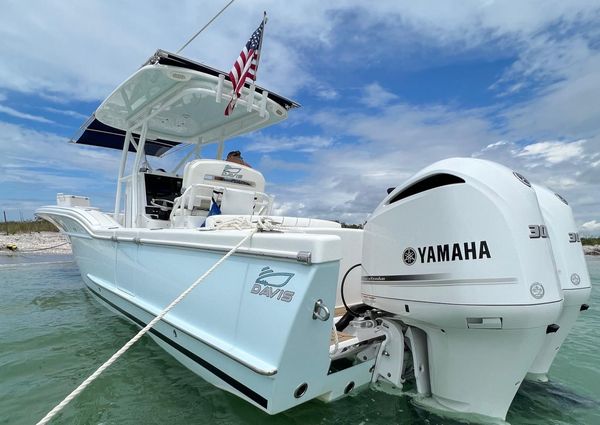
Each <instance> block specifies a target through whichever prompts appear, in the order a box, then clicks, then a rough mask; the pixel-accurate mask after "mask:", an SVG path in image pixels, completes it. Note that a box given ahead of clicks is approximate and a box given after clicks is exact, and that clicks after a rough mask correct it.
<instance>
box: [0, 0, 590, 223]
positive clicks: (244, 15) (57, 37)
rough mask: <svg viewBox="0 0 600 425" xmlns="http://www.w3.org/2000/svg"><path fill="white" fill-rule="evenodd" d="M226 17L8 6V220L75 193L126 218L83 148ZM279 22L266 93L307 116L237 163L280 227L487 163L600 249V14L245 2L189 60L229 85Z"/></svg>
mask: <svg viewBox="0 0 600 425" xmlns="http://www.w3.org/2000/svg"><path fill="white" fill-rule="evenodd" d="M225 4H226V1H203V2H200V1H187V0H178V1H177V2H171V1H167V0H145V1H143V2H142V1H116V0H86V1H77V0H31V1H27V2H24V1H20V0H5V1H3V2H2V6H1V10H2V13H1V14H0V40H1V41H0V57H1V58H2V59H1V60H0V188H1V189H0V209H2V210H4V211H6V213H7V216H8V218H9V219H19V218H20V216H24V217H25V218H30V217H32V216H33V212H34V210H35V209H36V208H37V207H38V206H40V205H45V204H53V203H55V197H56V193H57V192H63V193H69V194H77V195H86V196H89V197H90V198H91V200H92V204H93V205H95V206H98V207H100V208H102V209H106V210H110V209H112V206H113V203H114V192H115V187H116V175H117V170H118V166H119V152H116V151H111V150H106V149H102V148H93V147H83V146H78V145H73V144H70V143H68V141H69V140H70V138H71V137H72V136H73V135H74V134H75V133H76V132H77V130H78V128H79V127H80V126H81V125H82V124H83V123H84V121H85V120H86V118H87V117H88V116H89V115H90V114H91V113H93V112H94V110H95V109H96V108H97V107H98V106H99V104H100V102H101V101H102V100H103V99H104V98H105V97H106V96H108V94H110V92H111V91H112V90H113V89H114V88H116V86H117V85H119V84H120V83H121V82H122V81H124V80H125V79H126V78H127V77H128V76H129V75H131V74H132V73H133V72H135V71H136V70H137V69H138V68H139V67H140V66H141V65H142V64H143V63H144V62H145V61H146V60H147V59H148V58H149V57H150V56H151V55H152V54H153V53H154V51H155V50H156V49H158V48H161V49H164V50H168V51H176V50H177V49H178V48H179V47H181V46H182V45H183V44H184V43H185V42H186V41H187V40H188V39H189V37H190V36H191V35H192V34H194V33H195V32H196V31H197V30H198V29H199V28H200V27H201V26H203V25H204V24H205V23H206V22H207V21H208V20H209V19H210V18H212V17H213V16H214V15H215V14H216V13H217V12H218V11H219V10H220V9H221V8H222V7H223V6H224V5H225ZM263 10H266V11H267V13H268V15H269V21H268V24H267V26H266V29H265V38H264V42H263V49H262V56H261V62H260V67H259V70H258V81H257V83H258V84H259V85H261V86H263V87H266V88H268V89H269V90H271V91H275V92H277V93H279V94H281V95H283V96H286V97H289V98H292V99H294V100H295V101H297V102H299V103H300V104H301V105H302V107H301V108H299V109H297V110H294V111H291V112H290V116H289V118H288V120H287V121H285V122H284V123H282V124H279V125H277V126H274V127H271V128H268V129H265V130H263V131H260V132H256V133H252V134H249V135H246V136H244V137H241V138H238V139H234V140H232V141H230V142H228V143H227V145H226V151H227V150H234V149H239V150H241V151H242V152H243V154H244V158H245V159H246V161H248V162H249V163H250V164H252V166H253V167H254V168H257V169H258V170H260V171H261V172H262V173H263V174H264V175H265V177H266V179H267V192H269V193H272V194H274V195H275V202H276V204H275V212H276V213H278V214H284V215H291V216H311V217H319V218H326V219H335V220H341V221H344V222H348V223H361V222H363V221H364V220H365V219H367V218H368V216H369V214H370V213H371V212H372V211H373V210H374V209H375V208H376V207H377V205H378V204H379V202H380V201H381V200H382V199H383V198H384V196H385V195H386V189H387V188H388V187H394V186H398V185H400V184H401V183H402V182H403V181H404V180H406V179H407V178H409V177H410V176H411V175H413V174H414V173H416V172H417V171H418V170H420V169H421V168H423V167H425V166H427V165H429V164H431V163H433V162H435V161H438V160H440V159H444V158H448V157H476V158H483V159H488V160H492V161H496V162H499V163H501V164H503V165H505V166H507V167H510V168H512V169H514V170H517V171H518V172H520V173H521V174H523V175H525V176H526V177H527V178H528V179H529V180H530V181H532V182H535V183H538V184H541V185H545V186H548V187H550V188H551V189H552V190H554V191H555V192H558V193H560V194H561V195H562V196H563V197H564V198H566V199H567V200H568V201H569V204H570V205H571V206H572V208H573V211H574V214H575V219H576V222H577V225H578V226H579V230H580V232H581V233H582V234H584V235H597V234H600V196H599V194H600V102H599V99H600V3H599V2H597V1H578V0H571V1H568V2H567V1H564V0H559V1H555V0H543V1H493V0H481V1H466V0H465V1H441V0H440V1H418V2H415V1H377V2H366V1H343V0H340V1H335V2H326V1H322V0H302V1H295V2H283V1H277V0H271V1H269V0H236V2H234V3H233V5H232V6H231V7H229V8H228V9H227V10H226V11H225V12H224V13H223V14H222V15H221V17H220V18H218V19H217V20H216V21H215V22H214V23H213V24H212V25H211V26H210V27H209V28H208V29H207V30H206V31H205V32H203V33H202V34H201V35H200V36H199V37H198V38H197V39H196V40H195V41H194V42H193V43H192V44H190V46H188V47H187V48H186V50H184V51H183V54H184V55H185V56H187V57H189V58H190V59H193V60H195V61H198V62H202V63H205V64H207V65H210V66H213V67H216V68H219V69H222V70H229V68H230V67H231V65H232V63H233V61H234V60H235V59H236V58H237V56H238V54H239V51H240V49H241V48H242V46H243V45H244V44H245V43H246V41H247V40H248V38H249V37H250V35H251V33H252V32H253V31H254V29H255V28H256V27H257V26H258V24H259V23H260V20H261V19H262V12H263ZM174 155H176V154H174ZM165 160H166V161H167V162H169V161H173V160H174V159H173V158H172V157H171V158H166V159H165Z"/></svg>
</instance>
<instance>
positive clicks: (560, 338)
mask: <svg viewBox="0 0 600 425" xmlns="http://www.w3.org/2000/svg"><path fill="white" fill-rule="evenodd" d="M533 188H534V189H535V192H536V194H537V198H538V202H539V204H540V208H541V209H542V216H543V217H544V222H545V223H546V228H547V229H546V230H547V231H546V232H542V234H540V235H539V236H538V237H549V238H550V242H551V243H552V251H553V253H554V261H555V263H556V271H557V273H558V280H559V282H560V286H561V288H562V291H563V297H564V302H563V309H562V312H561V314H560V317H559V318H558V319H557V321H556V324H557V325H558V326H559V329H558V330H557V332H554V333H549V334H548V335H547V336H546V341H545V342H544V345H543V346H542V350H541V351H540V353H539V354H538V356H537V357H536V359H535V361H534V362H533V365H532V366H531V368H530V369H529V373H528V374H527V379H530V380H535V381H540V382H547V381H548V375H547V374H548V370H549V369H550V366H551V365H552V362H553V361H554V357H555V356H556V354H557V353H558V350H559V349H560V346H561V345H562V343H563V342H564V340H565V338H566V337H567V335H568V334H569V332H570V331H571V329H572V328H573V325H574V324H575V321H576V320H577V316H579V312H580V311H583V310H587V309H588V305H587V304H585V303H586V302H587V301H588V299H589V298H590V293H591V291H592V287H591V283H590V275H589V273H588V270H587V264H586V263H585V257H584V255H583V249H582V247H581V240H580V239H579V234H578V233H577V226H576V225H575V220H574V219H573V212H572V210H571V207H570V206H569V204H568V203H567V201H566V200H565V199H564V198H563V197H562V196H560V195H558V194H556V193H554V192H552V191H551V190H549V189H548V188H545V187H542V186H538V185H533ZM534 231H535V229H534ZM534 236H537V234H535V235H534Z"/></svg>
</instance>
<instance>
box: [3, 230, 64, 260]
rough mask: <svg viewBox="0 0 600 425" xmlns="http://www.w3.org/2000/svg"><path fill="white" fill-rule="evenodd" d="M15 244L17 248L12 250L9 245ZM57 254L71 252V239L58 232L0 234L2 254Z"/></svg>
mask: <svg viewBox="0 0 600 425" xmlns="http://www.w3.org/2000/svg"><path fill="white" fill-rule="evenodd" d="M11 244H14V245H16V246H17V249H16V250H11V249H9V248H8V247H7V245H11ZM19 253H23V254H25V253H26V254H28V255H34V254H36V255H47V254H52V255H57V254H71V244H70V243H69V239H68V238H67V237H66V236H64V235H62V234H61V233H58V232H32V233H17V234H14V235H8V236H7V235H6V234H2V235H0V255H17V254H19Z"/></svg>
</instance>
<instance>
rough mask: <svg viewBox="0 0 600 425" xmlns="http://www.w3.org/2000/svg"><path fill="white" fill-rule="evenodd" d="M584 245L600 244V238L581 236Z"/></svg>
mask: <svg viewBox="0 0 600 425" xmlns="http://www.w3.org/2000/svg"><path fill="white" fill-rule="evenodd" d="M581 244H582V245H600V238H581Z"/></svg>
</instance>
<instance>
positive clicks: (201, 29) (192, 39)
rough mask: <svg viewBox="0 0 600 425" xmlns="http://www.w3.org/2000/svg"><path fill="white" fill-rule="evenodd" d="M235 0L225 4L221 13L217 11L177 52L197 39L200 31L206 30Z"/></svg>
mask: <svg viewBox="0 0 600 425" xmlns="http://www.w3.org/2000/svg"><path fill="white" fill-rule="evenodd" d="M234 1H235V0H231V1H230V2H229V3H227V4H226V5H225V7H224V8H223V9H221V10H220V11H219V13H217V14H216V15H215V16H213V18H212V19H211V20H210V21H208V22H207V23H206V25H204V26H203V27H202V28H200V31H198V32H197V33H196V34H194V36H193V37H192V38H190V39H189V40H188V41H187V43H185V44H184V45H183V46H181V47H180V48H179V50H177V52H176V53H177V54H179V52H181V51H182V50H183V49H185V48H186V47H187V46H188V44H190V43H191V42H192V41H194V39H195V38H196V37H198V36H199V35H200V33H201V32H202V31H204V30H205V29H206V28H207V27H208V26H209V25H210V24H212V23H213V21H214V20H215V19H217V18H218V17H219V15H220V14H221V13H223V12H225V9H227V8H228V7H229V6H231V3H233V2H234Z"/></svg>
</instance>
